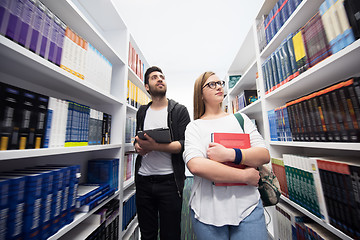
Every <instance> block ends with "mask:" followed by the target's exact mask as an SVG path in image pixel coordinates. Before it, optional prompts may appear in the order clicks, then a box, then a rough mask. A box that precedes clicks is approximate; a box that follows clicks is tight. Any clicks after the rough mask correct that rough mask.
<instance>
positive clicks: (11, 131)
mask: <svg viewBox="0 0 360 240" xmlns="http://www.w3.org/2000/svg"><path fill="white" fill-rule="evenodd" d="M0 92H1V95H0V101H1V103H2V104H1V106H0V120H1V121H0V124H1V125H0V135H1V139H0V141H1V142H0V150H13V149H38V148H53V147H64V146H65V147H70V146H86V145H95V144H110V132H111V122H112V117H111V115H110V114H107V113H103V112H100V111H97V110H94V109H91V108H89V107H88V106H85V105H82V104H79V103H76V102H74V101H68V100H62V99H57V98H54V97H49V96H45V95H42V94H39V93H36V92H32V91H29V90H26V89H23V88H18V87H15V86H12V85H9V84H5V83H0Z"/></svg>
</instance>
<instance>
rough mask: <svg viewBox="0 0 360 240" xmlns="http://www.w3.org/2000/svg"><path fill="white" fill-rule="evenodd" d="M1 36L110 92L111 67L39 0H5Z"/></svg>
mask: <svg viewBox="0 0 360 240" xmlns="http://www.w3.org/2000/svg"><path fill="white" fill-rule="evenodd" d="M0 12H1V15H0V34H1V35H4V36H5V37H7V38H9V39H11V40H12V41H14V42H16V43H18V44H19V45H22V46H24V47H25V48H26V49H29V50H30V51H32V52H34V53H35V54H37V55H39V56H41V57H43V58H44V59H46V60H49V61H50V62H52V63H54V64H56V65H57V66H60V67H61V68H62V69H64V70H66V71H67V72H69V73H71V74H73V75H75V76H77V77H79V78H80V79H83V80H84V79H85V81H87V82H89V83H90V84H92V85H94V87H96V88H97V89H102V90H104V91H105V92H107V93H110V85H111V74H112V64H111V63H110V62H109V61H108V60H107V59H106V58H105V57H104V56H103V55H102V54H101V53H100V52H99V51H98V50H97V49H96V48H95V47H94V46H93V45H91V44H90V43H88V42H87V41H86V40H85V39H84V38H82V37H81V36H79V35H78V34H76V33H75V32H74V31H73V30H72V29H71V28H70V27H69V26H67V25H66V24H65V23H64V22H63V21H61V20H60V18H58V17H57V16H55V14H53V13H52V11H51V10H50V9H49V8H47V7H46V6H45V5H44V4H43V3H41V1H39V0H5V1H2V2H1V5H0Z"/></svg>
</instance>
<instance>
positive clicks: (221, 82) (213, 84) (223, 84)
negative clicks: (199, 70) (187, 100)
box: [202, 81, 225, 89]
mask: <svg viewBox="0 0 360 240" xmlns="http://www.w3.org/2000/svg"><path fill="white" fill-rule="evenodd" d="M216 85H218V86H219V87H225V81H217V82H208V83H207V84H205V85H204V86H203V87H202V88H205V87H209V88H211V89H215V88H216Z"/></svg>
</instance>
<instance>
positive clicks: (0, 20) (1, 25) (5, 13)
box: [0, 0, 10, 35]
mask: <svg viewBox="0 0 360 240" xmlns="http://www.w3.org/2000/svg"><path fill="white" fill-rule="evenodd" d="M9 6H10V0H4V1H0V34H1V35H5V33H6V28H7V25H8V20H9V15H10V12H9Z"/></svg>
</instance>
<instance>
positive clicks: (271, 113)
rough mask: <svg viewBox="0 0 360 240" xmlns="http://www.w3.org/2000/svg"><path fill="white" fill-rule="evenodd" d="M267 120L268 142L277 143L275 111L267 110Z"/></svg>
mask: <svg viewBox="0 0 360 240" xmlns="http://www.w3.org/2000/svg"><path fill="white" fill-rule="evenodd" d="M267 115H268V120H269V128H270V140H271V141H278V136H277V119H276V114H275V110H274V109H272V110H269V111H267Z"/></svg>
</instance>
